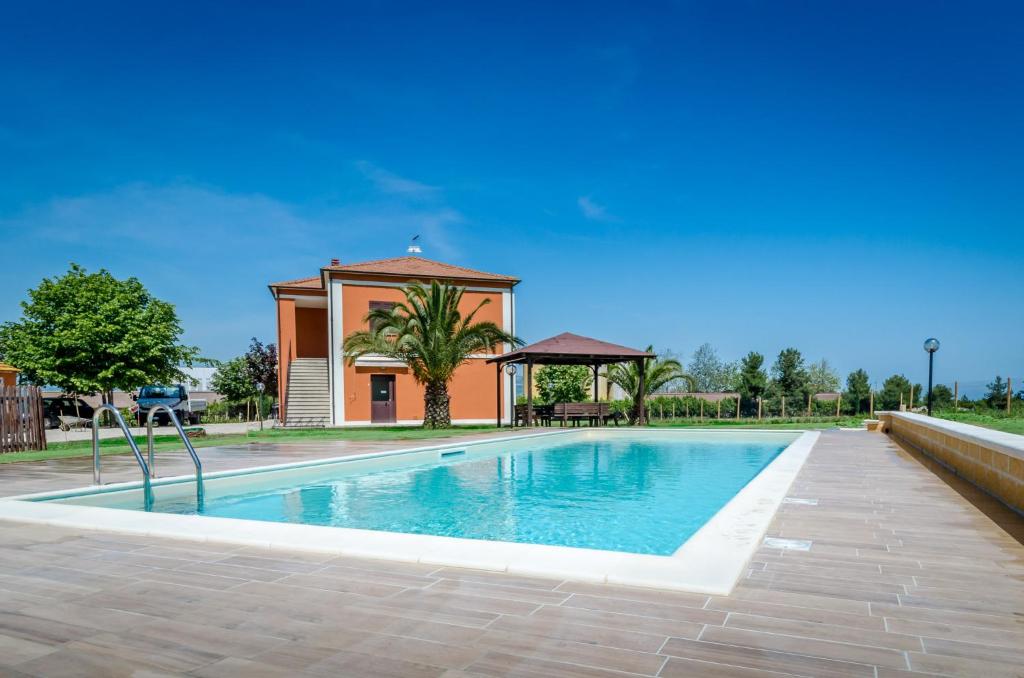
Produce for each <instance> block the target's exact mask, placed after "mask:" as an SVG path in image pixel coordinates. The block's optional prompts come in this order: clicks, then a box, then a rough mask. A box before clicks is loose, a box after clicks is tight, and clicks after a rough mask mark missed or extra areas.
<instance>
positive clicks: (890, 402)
mask: <svg viewBox="0 0 1024 678" xmlns="http://www.w3.org/2000/svg"><path fill="white" fill-rule="evenodd" d="M910 386H911V384H910V380H909V379H907V378H906V377H904V376H903V375H902V374H894V375H892V376H891V377H889V378H888V379H886V380H885V381H883V382H882V390H881V391H879V393H878V396H877V397H876V398H875V409H877V410H898V409H899V407H900V403H903V404H905V405H909V404H910V403H909V398H910ZM915 399H916V396H915Z"/></svg>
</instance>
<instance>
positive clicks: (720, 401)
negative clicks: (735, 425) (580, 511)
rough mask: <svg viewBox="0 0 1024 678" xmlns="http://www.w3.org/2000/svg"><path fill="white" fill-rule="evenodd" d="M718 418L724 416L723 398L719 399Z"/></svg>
mask: <svg viewBox="0 0 1024 678" xmlns="http://www.w3.org/2000/svg"><path fill="white" fill-rule="evenodd" d="M718 418H719V419H721V418H722V399H721V398H719V399H718Z"/></svg>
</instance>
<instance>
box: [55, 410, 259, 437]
mask: <svg viewBox="0 0 1024 678" xmlns="http://www.w3.org/2000/svg"><path fill="white" fill-rule="evenodd" d="M107 416H109V415H107ZM263 425H264V426H265V427H267V428H271V427H272V426H273V425H274V421H273V420H271V419H268V420H267V421H265V422H263ZM202 427H203V428H205V429H206V432H207V433H209V434H210V435H214V434H217V435H225V434H228V433H245V432H246V431H256V430H259V428H260V423H259V422H258V421H250V422H244V421H239V422H231V423H228V424H202ZM128 430H129V431H131V433H132V435H133V436H144V435H146V427H145V426H129V427H128ZM155 432H156V435H164V436H165V435H173V434H174V428H173V427H172V426H170V425H168V426H158V427H156V428H155ZM123 437H124V433H122V432H121V429H119V428H115V427H103V428H100V438H101V439H107V438H123ZM82 440H92V429H91V428H83V429H75V430H73V431H61V430H60V429H59V428H48V429H46V442H48V443H71V442H77V441H82Z"/></svg>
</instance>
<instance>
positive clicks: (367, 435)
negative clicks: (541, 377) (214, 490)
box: [0, 425, 495, 464]
mask: <svg viewBox="0 0 1024 678" xmlns="http://www.w3.org/2000/svg"><path fill="white" fill-rule="evenodd" d="M493 430H495V427H494V426H485V425H475V426H457V427H455V428H450V429H440V430H433V429H425V428H419V427H415V426H388V427H382V428H345V429H339V428H328V429H266V430H264V431H250V432H249V433H247V434H246V433H234V434H227V435H209V436H205V437H202V438H193V439H192V445H193V447H195V448H196V449H199V448H201V447H213V446H217V445H245V444H246V443H301V442H316V441H318V440H324V441H330V440H356V441H359V440H432V439H442V438H455V437H458V436H464V435H469V434H472V433H483V432H486V431H493ZM154 441H155V443H156V449H157V450H175V449H182V445H181V439H180V438H178V436H177V435H157V436H156V437H155V438H154ZM135 444H136V445H138V446H139V449H140V450H141V451H142V453H143V454H145V453H146V449H145V445H146V437H145V436H135ZM130 452H131V449H130V448H129V447H128V443H127V442H125V440H124V438H120V437H119V438H107V439H105V440H101V441H100V455H102V456H106V455H112V454H129V453H130ZM90 456H92V442H91V441H89V440H78V441H75V442H69V443H59V442H58V443H49V444H48V445H47V449H46V450H41V451H31V452H9V453H7V454H0V464H10V463H13V462H19V461H43V460H46V459H68V458H72V457H90Z"/></svg>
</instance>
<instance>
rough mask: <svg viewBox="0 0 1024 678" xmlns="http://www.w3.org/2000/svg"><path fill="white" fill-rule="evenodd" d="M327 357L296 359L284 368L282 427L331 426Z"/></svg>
mask: <svg viewBox="0 0 1024 678" xmlns="http://www.w3.org/2000/svg"><path fill="white" fill-rule="evenodd" d="M327 380H328V370H327V358H296V359H295V360H293V361H292V362H291V364H290V365H289V366H288V400H287V402H286V408H285V420H284V426H285V428H317V427H320V428H322V427H324V426H327V425H329V424H330V423H331V392H330V388H329V386H328V383H327Z"/></svg>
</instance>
